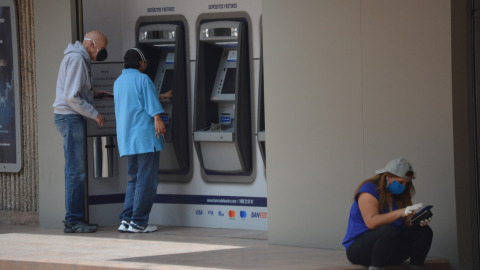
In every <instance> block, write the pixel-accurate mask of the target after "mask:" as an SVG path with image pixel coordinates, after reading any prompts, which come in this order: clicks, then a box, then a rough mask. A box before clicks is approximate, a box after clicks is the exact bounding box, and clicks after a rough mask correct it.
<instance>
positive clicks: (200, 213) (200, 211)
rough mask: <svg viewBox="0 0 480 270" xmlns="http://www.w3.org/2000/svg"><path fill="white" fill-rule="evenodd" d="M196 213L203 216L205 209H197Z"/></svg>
mask: <svg viewBox="0 0 480 270" xmlns="http://www.w3.org/2000/svg"><path fill="white" fill-rule="evenodd" d="M195 214H196V215H199V216H201V215H203V211H202V210H195Z"/></svg>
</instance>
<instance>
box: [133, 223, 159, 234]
mask: <svg viewBox="0 0 480 270" xmlns="http://www.w3.org/2000/svg"><path fill="white" fill-rule="evenodd" d="M156 230H157V226H151V225H147V226H145V227H143V226H140V225H137V224H135V222H133V221H131V222H130V227H128V230H127V232H131V233H139V232H143V233H149V232H154V231H156Z"/></svg>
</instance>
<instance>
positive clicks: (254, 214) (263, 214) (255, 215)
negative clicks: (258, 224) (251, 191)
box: [252, 212, 267, 218]
mask: <svg viewBox="0 0 480 270" xmlns="http://www.w3.org/2000/svg"><path fill="white" fill-rule="evenodd" d="M252 218H267V212H252Z"/></svg>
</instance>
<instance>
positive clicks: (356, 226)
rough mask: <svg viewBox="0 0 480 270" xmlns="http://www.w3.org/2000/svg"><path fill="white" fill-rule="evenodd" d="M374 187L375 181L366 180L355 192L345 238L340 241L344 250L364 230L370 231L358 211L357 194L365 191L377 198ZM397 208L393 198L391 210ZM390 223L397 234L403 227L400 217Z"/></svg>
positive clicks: (375, 187)
mask: <svg viewBox="0 0 480 270" xmlns="http://www.w3.org/2000/svg"><path fill="white" fill-rule="evenodd" d="M376 189H377V186H376V185H375V183H371V182H368V183H365V184H363V185H362V187H361V188H360V190H359V191H358V192H357V194H355V201H354V202H353V204H352V208H350V217H349V218H348V227H347V233H346V234H345V238H344V239H343V243H342V245H343V246H344V247H345V250H347V249H348V247H349V246H350V245H351V244H352V243H353V241H355V240H356V239H357V238H358V237H360V236H362V235H363V234H364V233H366V232H369V231H371V230H370V229H369V228H368V227H367V225H366V224H365V221H363V217H362V213H361V212H360V208H359V207H358V195H359V194H360V193H363V192H365V193H369V194H371V195H373V197H375V198H376V199H377V200H379V195H378V191H377V190H376ZM397 209H398V207H397V204H396V203H395V200H393V202H392V211H395V210H397ZM388 212H390V209H389V208H388V207H386V209H385V210H384V211H383V213H388ZM391 225H392V226H393V227H395V228H396V229H397V233H398V234H400V233H401V232H402V231H403V229H404V228H405V226H404V225H403V220H402V218H399V219H397V220H395V222H393V223H392V224H391Z"/></svg>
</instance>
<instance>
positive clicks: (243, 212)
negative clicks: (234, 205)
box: [240, 211, 247, 219]
mask: <svg viewBox="0 0 480 270" xmlns="http://www.w3.org/2000/svg"><path fill="white" fill-rule="evenodd" d="M240 217H241V218H242V219H245V218H246V217H247V212H246V211H240Z"/></svg>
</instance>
